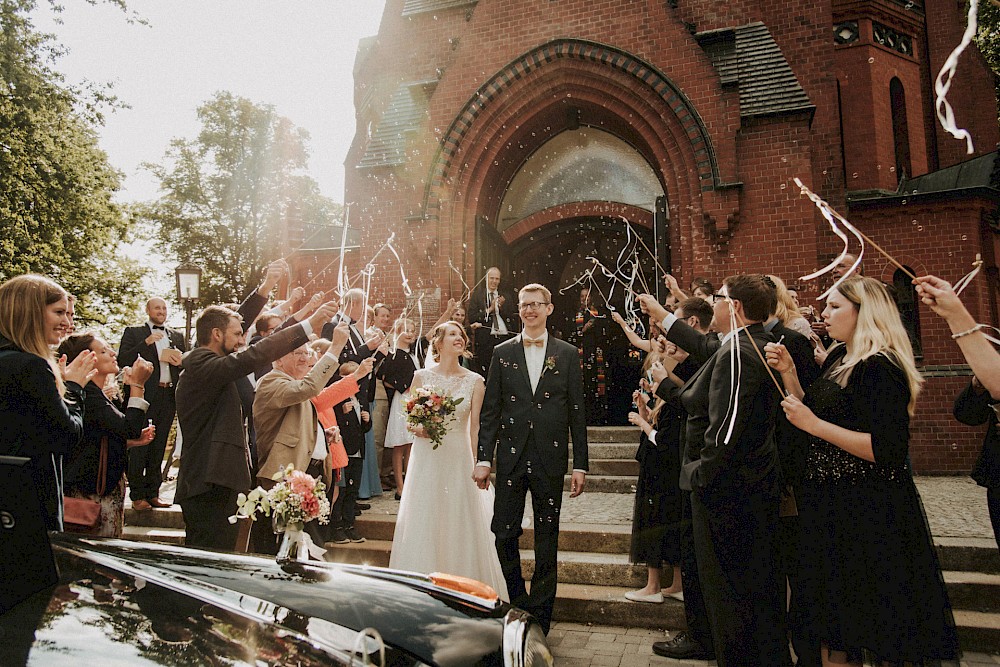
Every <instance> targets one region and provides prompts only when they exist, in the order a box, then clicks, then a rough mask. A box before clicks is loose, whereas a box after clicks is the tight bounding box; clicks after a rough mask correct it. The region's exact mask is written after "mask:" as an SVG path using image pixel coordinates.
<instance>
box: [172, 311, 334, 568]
mask: <svg viewBox="0 0 1000 667" xmlns="http://www.w3.org/2000/svg"><path fill="white" fill-rule="evenodd" d="M335 312H336V306H335V305H334V304H333V303H327V304H324V305H323V306H320V308H319V309H318V310H317V311H316V312H315V313H313V315H312V316H311V317H309V319H308V320H305V321H304V322H302V323H300V324H297V325H295V326H292V327H288V328H287V329H284V330H282V331H279V332H277V333H275V334H272V335H270V336H268V337H267V338H264V339H261V340H260V341H259V342H258V343H256V344H255V345H251V346H250V347H249V348H247V349H246V350H243V351H242V352H236V350H237V349H239V348H240V347H242V346H243V325H242V322H241V318H240V316H239V315H238V314H237V313H236V312H235V311H232V310H230V309H228V308H223V307H221V306H209V307H208V308H206V309H205V310H203V311H202V313H201V315H200V316H199V317H198V322H197V324H196V325H195V328H196V330H197V341H198V347H197V348H196V349H195V350H193V351H191V352H190V353H189V354H187V355H186V356H185V357H184V361H183V362H182V366H183V368H184V372H183V373H181V377H180V380H179V381H178V383H177V392H176V397H177V418H178V421H179V423H180V427H181V430H182V431H183V432H184V456H182V457H181V465H180V470H179V472H178V475H177V493H176V495H175V501H176V502H178V503H180V506H181V509H182V510H183V512H184V524H185V526H186V530H187V537H186V539H185V543H186V544H187V545H188V546H200V547H208V548H213V549H222V550H227V551H231V550H233V548H234V547H235V546H236V533H237V529H236V525H235V524H230V523H229V517H230V516H231V515H233V514H235V513H236V496H237V495H238V494H239V493H245V492H247V491H249V490H250V485H251V482H252V478H251V474H250V448H249V446H248V444H247V437H246V430H245V429H244V428H243V408H242V405H241V403H240V396H239V390H238V389H237V386H236V381H237V380H239V379H240V378H243V377H246V376H247V375H248V374H250V373H252V372H253V370H254V369H255V368H258V367H259V366H260V365H261V364H263V363H267V362H270V361H274V360H275V359H278V358H279V357H283V356H284V355H286V354H288V353H289V352H291V351H292V350H294V349H295V348H297V347H299V346H301V345H304V344H305V343H306V342H307V341H308V340H309V336H310V335H311V334H312V333H313V331H319V330H320V329H321V328H322V327H323V325H324V324H326V323H327V322H328V321H329V320H330V319H331V318H332V317H333V315H334V313H335Z"/></svg>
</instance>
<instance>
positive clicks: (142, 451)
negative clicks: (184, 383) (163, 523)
mask: <svg viewBox="0 0 1000 667" xmlns="http://www.w3.org/2000/svg"><path fill="white" fill-rule="evenodd" d="M146 315H148V316H149V319H148V320H147V321H146V323H145V324H141V325H139V326H137V327H127V328H126V329H125V332H124V333H123V334H122V342H121V344H120V345H119V346H118V364H119V365H120V366H122V367H123V368H124V367H125V366H131V365H132V364H134V363H135V360H136V359H137V358H138V357H142V358H143V359H145V360H146V361H148V362H150V363H151V364H153V374H152V375H151V376H150V377H149V379H148V380H146V395H145V399H146V401H148V402H149V410H148V411H147V412H146V416H147V417H148V418H149V419H150V420H152V422H153V426H155V427H156V436H155V437H154V438H153V441H152V442H151V443H149V444H148V445H143V446H141V447H132V448H130V449H129V451H128V469H127V472H126V474H127V476H128V485H129V497H130V498H131V499H132V507H133V508H135V509H137V510H148V509H150V508H152V507H169V506H170V503H167V502H164V501H162V500H160V483H161V482H162V481H163V480H162V479H161V476H160V475H161V466H162V465H163V452H164V450H165V449H166V447H167V436H168V435H169V434H170V427H171V426H172V425H173V423H174V414H175V413H176V411H177V408H176V404H175V403H174V386H175V385H176V384H177V379H178V378H179V377H180V373H181V366H180V364H181V354H183V353H184V352H186V351H187V343H186V342H185V341H184V336H183V335H182V334H181V333H180V332H179V331H175V330H174V329H171V328H170V327H168V326H167V325H166V322H167V302H166V301H165V300H164V299H161V298H160V297H153V298H152V299H150V300H149V301H147V302H146Z"/></svg>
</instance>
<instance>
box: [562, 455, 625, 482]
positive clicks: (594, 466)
mask: <svg viewBox="0 0 1000 667" xmlns="http://www.w3.org/2000/svg"><path fill="white" fill-rule="evenodd" d="M589 463H590V466H589V467H590V470H589V472H588V473H587V479H588V480H590V479H593V478H594V477H596V476H598V475H615V476H621V477H634V478H638V476H639V462H638V461H636V460H635V459H595V458H594V457H593V456H591V457H590V459H589ZM566 469H567V473H572V472H573V462H572V461H570V462H569V463H568V464H567V466H566ZM633 483H634V482H633Z"/></svg>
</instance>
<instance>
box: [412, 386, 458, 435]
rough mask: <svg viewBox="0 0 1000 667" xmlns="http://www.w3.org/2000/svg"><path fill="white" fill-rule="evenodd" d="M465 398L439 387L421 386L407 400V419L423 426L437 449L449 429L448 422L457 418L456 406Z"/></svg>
mask: <svg viewBox="0 0 1000 667" xmlns="http://www.w3.org/2000/svg"><path fill="white" fill-rule="evenodd" d="M463 400H464V399H463V398H461V397H460V398H453V397H451V396H448V395H446V394H442V393H441V391H440V390H438V389H433V388H427V387H419V388H417V389H414V390H413V392H412V396H411V398H410V399H409V400H408V401H407V402H406V421H407V423H409V424H411V425H413V426H419V427H422V428H423V430H424V433H426V435H427V439H428V440H430V441H431V442H432V443H433V444H434V447H433V448H434V449H437V448H438V447H439V446H440V445H441V442H442V440H443V438H444V434H445V433H446V432H447V430H448V423H449V422H450V421H451V420H453V419H454V418H455V417H454V413H455V406H456V405H458V404H459V403H461V402H462V401H463Z"/></svg>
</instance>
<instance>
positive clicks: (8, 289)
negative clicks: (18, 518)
mask: <svg viewBox="0 0 1000 667" xmlns="http://www.w3.org/2000/svg"><path fill="white" fill-rule="evenodd" d="M68 311H69V304H68V303H67V299H66V292H65V290H63V288H62V287H60V286H59V285H58V284H56V283H55V282H53V281H52V280H49V279H48V278H45V277H43V276H38V275H30V274H29V275H23V276H17V277H14V278H11V279H10V280H8V281H7V282H5V283H3V284H2V285H0V424H3V428H2V429H0V455H4V456H23V457H26V458H29V459H31V463H30V464H29V465H30V469H31V477H32V479H33V480H34V483H35V489H36V492H37V494H38V502H39V504H40V506H41V514H42V520H43V521H44V522H45V526H46V528H47V529H48V530H62V529H63V521H62V479H61V478H62V462H63V457H64V456H67V455H69V454H70V453H71V452H72V450H73V447H74V446H75V445H76V443H77V442H79V440H80V436H81V435H82V433H83V417H84V409H85V408H84V392H83V387H84V386H86V384H87V383H88V382H90V380H91V378H93V377H94V375H95V374H96V373H97V371H96V370H95V368H94V365H95V363H96V355H95V354H94V353H93V352H91V351H90V350H87V351H85V352H83V353H81V354H80V355H79V356H78V357H77V358H76V359H74V360H73V361H72V362H71V363H69V364H67V363H66V360H65V359H62V358H60V359H59V360H56V358H55V356H54V355H53V353H52V348H53V347H54V346H56V345H58V344H59V341H60V340H61V339H62V338H63V335H64V332H65V331H66V328H67V327H69V326H70V321H69V312H68Z"/></svg>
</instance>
